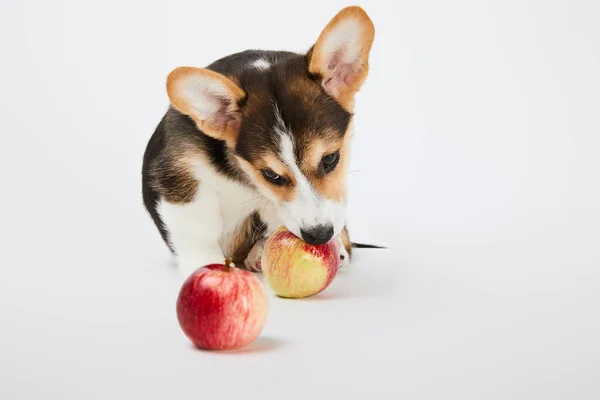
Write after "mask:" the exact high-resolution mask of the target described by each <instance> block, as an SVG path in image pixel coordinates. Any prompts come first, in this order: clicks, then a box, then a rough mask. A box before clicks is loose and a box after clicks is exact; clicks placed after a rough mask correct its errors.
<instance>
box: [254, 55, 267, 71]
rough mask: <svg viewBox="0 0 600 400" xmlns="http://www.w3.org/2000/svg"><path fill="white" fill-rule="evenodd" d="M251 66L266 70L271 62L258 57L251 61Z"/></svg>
mask: <svg viewBox="0 0 600 400" xmlns="http://www.w3.org/2000/svg"><path fill="white" fill-rule="evenodd" d="M252 66H253V67H254V68H257V69H260V70H266V69H269V67H270V66H271V64H270V63H269V62H268V61H267V60H265V59H264V58H259V59H258V60H255V61H252Z"/></svg>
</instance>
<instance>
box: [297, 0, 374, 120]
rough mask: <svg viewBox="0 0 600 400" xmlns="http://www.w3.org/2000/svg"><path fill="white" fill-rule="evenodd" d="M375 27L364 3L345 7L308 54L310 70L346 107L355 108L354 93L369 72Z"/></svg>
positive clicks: (348, 108) (328, 91) (328, 25)
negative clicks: (359, 5) (361, 5)
mask: <svg viewBox="0 0 600 400" xmlns="http://www.w3.org/2000/svg"><path fill="white" fill-rule="evenodd" d="M374 37H375V27H374V26H373V22H372V21H371V19H370V18H369V16H368V15H367V13H366V12H365V11H364V10H363V9H362V8H360V7H357V6H351V7H346V8H344V9H343V10H341V11H340V12H339V13H338V14H337V15H336V16H335V17H334V18H333V19H332V20H331V21H330V22H329V23H328V24H327V26H326V27H325V29H323V31H322V32H321V35H320V36H319V38H318V39H317V42H316V43H315V45H314V46H313V48H312V49H311V51H310V52H309V54H308V58H309V73H310V74H312V75H315V76H317V77H319V79H320V80H321V85H322V86H323V88H324V89H325V91H327V93H329V94H330V95H331V96H332V97H334V98H335V99H336V100H337V101H338V102H339V103H340V104H341V105H342V106H343V107H344V108H346V109H347V110H348V111H351V110H352V109H353V107H354V95H355V94H356V92H358V90H359V89H360V87H361V86H362V84H363V83H364V81H365V79H366V78H367V74H368V72H369V53H370V51H371V46H372V45H373V39H374Z"/></svg>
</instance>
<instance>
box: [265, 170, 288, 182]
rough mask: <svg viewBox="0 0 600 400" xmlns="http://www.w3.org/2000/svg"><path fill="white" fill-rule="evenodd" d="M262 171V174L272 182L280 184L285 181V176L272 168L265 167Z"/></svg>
mask: <svg viewBox="0 0 600 400" xmlns="http://www.w3.org/2000/svg"><path fill="white" fill-rule="evenodd" d="M260 172H261V173H262V176H263V177H264V178H265V179H266V180H267V181H269V182H271V183H274V184H276V185H280V184H282V183H283V178H282V177H281V176H280V175H278V174H276V173H275V172H273V171H271V170H270V169H263V170H262V171H260Z"/></svg>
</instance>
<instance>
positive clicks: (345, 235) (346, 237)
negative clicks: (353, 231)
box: [340, 227, 352, 257]
mask: <svg viewBox="0 0 600 400" xmlns="http://www.w3.org/2000/svg"><path fill="white" fill-rule="evenodd" d="M340 238H341V239H342V244H343V245H344V248H345V249H346V251H347V252H348V257H352V242H351V241H350V233H349V232H348V228H347V227H344V229H342V231H341V232H340Z"/></svg>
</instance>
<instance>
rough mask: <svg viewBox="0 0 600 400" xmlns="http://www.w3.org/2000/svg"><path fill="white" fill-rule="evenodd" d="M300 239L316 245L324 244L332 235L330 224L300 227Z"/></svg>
mask: <svg viewBox="0 0 600 400" xmlns="http://www.w3.org/2000/svg"><path fill="white" fill-rule="evenodd" d="M300 233H301V234H302V240H304V241H305V242H306V243H308V244H312V245H318V244H324V243H327V242H329V241H330V240H331V238H332V237H333V226H332V225H317V226H312V227H310V228H306V229H300Z"/></svg>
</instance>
